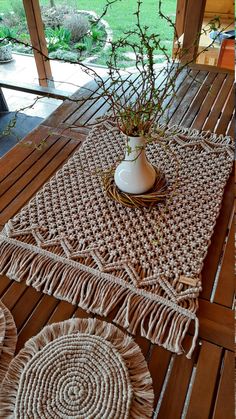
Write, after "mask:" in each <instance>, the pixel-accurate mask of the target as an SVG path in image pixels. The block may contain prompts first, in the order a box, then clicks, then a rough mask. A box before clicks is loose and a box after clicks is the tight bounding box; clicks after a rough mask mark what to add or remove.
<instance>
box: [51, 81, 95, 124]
mask: <svg viewBox="0 0 236 419" xmlns="http://www.w3.org/2000/svg"><path fill="white" fill-rule="evenodd" d="M97 90H98V86H97V84H96V83H95V81H92V82H89V83H87V84H86V85H85V86H83V87H81V88H79V89H78V90H77V91H76V92H75V93H74V94H73V95H72V96H71V97H70V98H69V99H68V100H65V101H64V102H63V103H62V104H61V105H60V106H59V107H58V108H57V109H56V110H55V111H54V112H53V113H52V114H51V115H49V117H48V118H46V119H45V120H44V121H43V123H44V125H46V126H48V127H57V126H58V125H59V124H60V123H63V122H65V121H66V120H67V119H68V118H69V117H70V116H71V115H73V113H74V112H75V111H76V109H78V108H79V107H80V106H81V105H82V104H83V103H84V102H85V101H86V100H89V98H90V97H91V96H92V95H94V94H95V93H96V91H97ZM85 98H86V99H85Z"/></svg>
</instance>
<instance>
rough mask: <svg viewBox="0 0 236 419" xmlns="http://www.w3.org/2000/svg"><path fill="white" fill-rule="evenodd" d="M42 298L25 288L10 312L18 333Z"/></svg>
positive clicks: (40, 295) (39, 294) (32, 289)
mask: <svg viewBox="0 0 236 419" xmlns="http://www.w3.org/2000/svg"><path fill="white" fill-rule="evenodd" d="M42 298H43V296H42V294H41V293H40V292H37V291H36V290H35V289H34V288H32V287H27V288H26V290H25V292H24V293H23V295H22V297H21V298H20V299H19V300H18V301H17V303H16V304H15V305H14V307H13V309H12V310H11V311H12V315H13V317H14V319H15V323H16V327H17V329H18V331H19V330H20V329H21V328H22V327H23V325H24V323H25V322H26V321H27V319H28V317H29V316H30V314H31V313H32V312H33V310H34V309H35V307H36V305H37V304H38V302H39V301H40V300H41V299H42ZM32 336H33V335H29V336H28V337H27V339H29V338H31V337H32Z"/></svg>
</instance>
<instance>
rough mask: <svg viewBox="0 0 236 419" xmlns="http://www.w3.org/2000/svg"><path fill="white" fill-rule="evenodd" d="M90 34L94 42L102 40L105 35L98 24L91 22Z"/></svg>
mask: <svg viewBox="0 0 236 419" xmlns="http://www.w3.org/2000/svg"><path fill="white" fill-rule="evenodd" d="M91 36H92V38H93V41H94V42H97V41H100V40H103V39H104V37H105V31H104V29H103V28H102V27H101V26H100V27H99V26H98V25H96V24H93V25H92V26H91Z"/></svg>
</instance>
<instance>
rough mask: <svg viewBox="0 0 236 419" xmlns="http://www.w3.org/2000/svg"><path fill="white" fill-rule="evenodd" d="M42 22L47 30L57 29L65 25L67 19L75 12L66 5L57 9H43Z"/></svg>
mask: <svg viewBox="0 0 236 419" xmlns="http://www.w3.org/2000/svg"><path fill="white" fill-rule="evenodd" d="M41 13H42V20H43V23H44V26H45V27H46V28H48V27H49V28H52V29H56V28H59V27H61V26H63V25H64V21H65V17H66V16H69V15H70V14H71V15H73V14H74V13H75V12H74V10H72V9H71V8H70V7H68V6H66V5H61V6H59V5H58V6H57V7H42V9H41Z"/></svg>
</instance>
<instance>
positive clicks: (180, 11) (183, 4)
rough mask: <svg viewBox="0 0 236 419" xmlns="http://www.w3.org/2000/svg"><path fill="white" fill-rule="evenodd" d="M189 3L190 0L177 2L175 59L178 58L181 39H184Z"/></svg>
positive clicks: (174, 40) (173, 55) (173, 52)
mask: <svg viewBox="0 0 236 419" xmlns="http://www.w3.org/2000/svg"><path fill="white" fill-rule="evenodd" d="M187 3H188V0H177V5H176V18H175V29H176V33H175V34H174V39H173V49H172V57H173V58H176V52H177V48H178V43H179V42H180V43H181V39H182V38H183V36H182V35H183V33H184V22H185V15H186V9H187Z"/></svg>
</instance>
